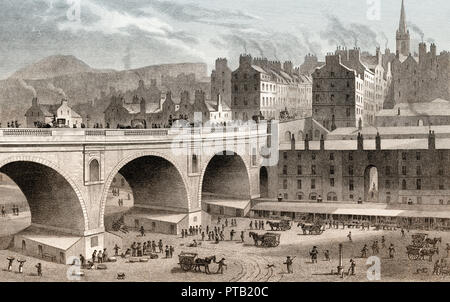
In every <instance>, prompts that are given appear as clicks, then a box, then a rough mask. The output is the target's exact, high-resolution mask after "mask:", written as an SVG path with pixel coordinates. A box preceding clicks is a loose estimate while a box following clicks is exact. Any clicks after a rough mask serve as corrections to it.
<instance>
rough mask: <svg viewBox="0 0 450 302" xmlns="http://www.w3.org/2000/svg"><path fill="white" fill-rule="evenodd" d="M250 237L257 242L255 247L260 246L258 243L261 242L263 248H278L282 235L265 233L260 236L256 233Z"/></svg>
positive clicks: (252, 233) (251, 233)
mask: <svg viewBox="0 0 450 302" xmlns="http://www.w3.org/2000/svg"><path fill="white" fill-rule="evenodd" d="M249 236H250V237H251V238H252V239H253V241H254V242H255V246H258V243H259V242H261V245H260V246H262V247H277V246H279V245H280V237H281V235H280V234H276V233H265V234H263V235H260V234H258V233H255V232H250V233H249Z"/></svg>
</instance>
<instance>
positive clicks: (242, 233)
mask: <svg viewBox="0 0 450 302" xmlns="http://www.w3.org/2000/svg"><path fill="white" fill-rule="evenodd" d="M241 241H242V242H244V231H241Z"/></svg>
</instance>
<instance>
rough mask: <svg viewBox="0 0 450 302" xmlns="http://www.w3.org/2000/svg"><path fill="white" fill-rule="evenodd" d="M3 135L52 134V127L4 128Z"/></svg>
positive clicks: (39, 135)
mask: <svg viewBox="0 0 450 302" xmlns="http://www.w3.org/2000/svg"><path fill="white" fill-rule="evenodd" d="M2 132H3V136H36V137H42V136H52V135H53V132H52V130H51V129H20V128H17V129H4V130H2Z"/></svg>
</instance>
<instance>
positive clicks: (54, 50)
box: [0, 0, 450, 78]
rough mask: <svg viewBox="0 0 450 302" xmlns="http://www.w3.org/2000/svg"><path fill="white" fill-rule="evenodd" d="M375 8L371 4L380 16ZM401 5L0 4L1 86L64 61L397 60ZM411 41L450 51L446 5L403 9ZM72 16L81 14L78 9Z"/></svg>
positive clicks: (38, 0) (98, 0) (426, 3)
mask: <svg viewBox="0 0 450 302" xmlns="http://www.w3.org/2000/svg"><path fill="white" fill-rule="evenodd" d="M377 1H379V3H380V4H379V8H380V10H379V11H378V7H377V3H378V2H377ZM400 3H401V1H400V0H345V1H343V0H276V1H275V0H220V1H219V0H195V1H194V0H170V1H169V0H128V1H125V0H21V1H17V0H0V78H5V77H7V76H9V75H10V74H11V73H12V72H14V71H15V70H17V69H19V68H21V67H23V66H25V65H27V64H30V63H32V62H35V61H37V60H39V59H41V58H43V57H46V56H49V55H55V54H71V55H74V56H76V57H78V58H79V59H81V60H83V61H84V62H86V63H87V64H89V65H90V66H92V67H95V68H113V69H117V70H121V69H125V68H137V67H142V66H146V65H152V64H160V63H174V62H205V63H207V64H208V65H209V66H210V67H211V66H212V65H213V63H214V60H215V58H217V57H227V58H229V60H230V61H231V64H232V65H233V67H234V65H235V64H236V60H237V58H238V55H239V53H243V52H250V53H251V54H252V55H254V56H262V55H264V56H266V57H268V58H269V59H278V60H287V59H290V60H292V61H293V62H294V63H295V64H300V63H301V62H302V61H303V57H304V55H305V54H306V53H316V54H317V55H319V57H323V55H324V54H325V53H327V52H330V51H334V49H335V48H336V45H338V44H340V45H346V46H347V47H353V46H354V45H355V44H356V45H358V46H359V47H361V48H362V49H367V50H370V51H371V52H374V49H375V47H376V46H377V45H380V46H381V47H382V48H383V49H384V47H385V45H387V46H388V47H390V48H391V49H392V50H394V51H395V30H396V28H397V27H398V20H399V13H400ZM405 5H406V15H407V20H408V22H409V23H410V30H411V34H412V36H413V38H414V39H416V40H417V41H420V40H421V39H422V36H423V39H424V40H425V41H429V42H431V41H436V43H437V46H438V51H441V50H443V49H446V50H450V35H449V28H450V26H449V25H450V24H449V22H450V21H449V20H450V2H449V1H448V0H433V1H431V0H405ZM78 8H79V9H78Z"/></svg>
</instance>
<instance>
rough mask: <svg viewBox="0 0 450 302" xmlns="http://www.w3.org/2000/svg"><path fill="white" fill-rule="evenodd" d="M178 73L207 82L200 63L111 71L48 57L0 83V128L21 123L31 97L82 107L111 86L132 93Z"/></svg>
mask: <svg viewBox="0 0 450 302" xmlns="http://www.w3.org/2000/svg"><path fill="white" fill-rule="evenodd" d="M180 74H194V75H195V79H196V81H198V82H205V84H206V83H207V82H208V81H209V78H208V77H207V66H206V64H204V63H180V64H164V65H155V66H148V67H143V68H139V69H135V70H125V71H114V70H95V69H92V68H91V67H89V65H87V64H86V63H84V62H83V61H81V60H79V59H77V58H75V57H73V56H52V57H48V58H45V59H43V60H41V61H39V62H37V63H35V64H32V65H30V66H27V67H25V68H23V69H21V70H19V71H17V72H16V73H15V74H14V75H13V76H11V77H10V78H8V79H6V80H2V81H0V122H1V123H2V126H3V127H4V126H5V125H6V123H7V122H8V121H12V120H18V121H19V122H20V123H21V124H22V125H23V124H25V117H24V114H25V112H26V110H27V109H28V108H29V107H30V106H31V100H32V98H33V96H34V95H36V96H37V97H38V98H39V101H40V102H41V103H49V104H53V103H57V102H59V101H60V100H61V98H63V97H64V98H68V99H69V102H70V104H71V105H76V104H84V103H90V102H92V101H93V100H95V99H96V98H97V99H102V97H103V96H105V95H107V94H108V93H109V91H110V88H111V87H114V88H115V89H116V90H120V91H127V90H134V89H136V88H137V87H138V82H139V80H143V81H144V82H145V83H146V84H149V83H150V81H151V80H152V79H156V80H157V82H158V85H160V84H161V79H162V78H163V77H167V76H169V77H176V76H178V75H180ZM204 86H205V87H206V86H207V85H204ZM104 106H105V105H102V106H101V107H102V109H103V107H104ZM99 111H100V110H99Z"/></svg>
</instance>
